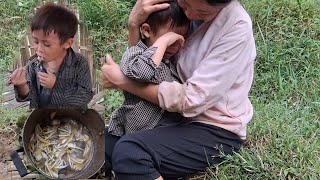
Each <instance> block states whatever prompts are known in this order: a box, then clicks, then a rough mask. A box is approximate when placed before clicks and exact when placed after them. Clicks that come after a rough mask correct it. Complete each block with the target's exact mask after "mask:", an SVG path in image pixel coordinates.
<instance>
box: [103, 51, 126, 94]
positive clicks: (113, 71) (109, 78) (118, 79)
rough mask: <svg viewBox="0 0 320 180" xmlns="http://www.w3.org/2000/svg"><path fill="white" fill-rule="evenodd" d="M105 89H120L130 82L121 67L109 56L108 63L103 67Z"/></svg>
mask: <svg viewBox="0 0 320 180" xmlns="http://www.w3.org/2000/svg"><path fill="white" fill-rule="evenodd" d="M101 72H102V75H101V76H102V83H103V87H105V88H109V89H116V88H119V85H121V84H124V83H126V82H127V81H128V79H127V77H126V76H125V75H124V74H123V73H122V71H121V69H120V66H119V65H118V64H117V63H115V62H114V61H113V59H112V58H111V56H110V55H107V58H106V63H105V64H104V65H103V66H102V67H101Z"/></svg>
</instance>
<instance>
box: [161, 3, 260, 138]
mask: <svg viewBox="0 0 320 180" xmlns="http://www.w3.org/2000/svg"><path fill="white" fill-rule="evenodd" d="M255 57H256V48H255V42H254V37H253V32H252V22H251V19H250V17H249V15H248V14H247V12H246V11H245V10H244V8H243V7H242V6H241V4H240V3H239V2H238V1H236V0H233V1H232V2H231V3H230V4H229V5H228V6H226V7H225V8H223V9H222V10H221V11H220V13H219V14H218V16H217V17H216V18H215V19H214V20H212V21H210V22H206V23H203V24H202V25H201V26H200V27H198V28H197V29H196V30H195V32H193V33H192V34H191V36H190V37H189V38H188V39H187V41H186V43H185V45H184V47H183V49H181V51H180V56H179V59H178V64H177V69H178V72H179V75H180V77H181V80H182V82H183V84H180V83H178V82H163V83H161V84H160V86H159V91H158V99H159V104H160V107H162V108H163V109H166V110H168V111H173V112H181V113H182V114H183V115H184V116H185V117H192V119H193V120H194V121H197V122H202V123H206V124H212V125H215V126H218V127H221V128H224V129H226V130H229V131H231V132H233V133H235V134H237V135H239V136H240V137H241V138H242V139H245V138H246V129H247V124H248V122H249V121H250V120H251V119H252V116H253V107H252V105H251V102H250V100H249V98H248V93H249V91H250V88H251V85H252V81H253V71H254V59H255Z"/></svg>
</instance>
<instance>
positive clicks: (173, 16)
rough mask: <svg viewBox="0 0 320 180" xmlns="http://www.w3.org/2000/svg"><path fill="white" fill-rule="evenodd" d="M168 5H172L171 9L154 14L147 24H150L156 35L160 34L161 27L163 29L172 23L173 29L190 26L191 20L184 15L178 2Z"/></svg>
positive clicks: (175, 0)
mask: <svg viewBox="0 0 320 180" xmlns="http://www.w3.org/2000/svg"><path fill="white" fill-rule="evenodd" d="M166 3H169V4H170V7H169V8H167V9H165V10H161V11H157V12H154V13H152V14H151V15H149V17H148V19H147V20H146V22H145V23H147V24H149V26H150V28H151V31H152V32H153V33H154V34H156V33H157V32H158V30H159V28H160V27H163V26H164V25H166V24H167V23H169V22H170V23H171V26H170V27H171V28H174V27H182V26H187V25H189V24H190V21H189V19H188V18H187V16H186V15H185V14H184V12H183V10H182V9H181V7H180V6H179V4H178V2H177V0H173V1H170V2H166Z"/></svg>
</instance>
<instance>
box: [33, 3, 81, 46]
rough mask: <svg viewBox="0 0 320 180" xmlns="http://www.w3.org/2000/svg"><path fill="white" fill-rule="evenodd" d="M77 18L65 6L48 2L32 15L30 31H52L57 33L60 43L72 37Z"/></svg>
mask: <svg viewBox="0 0 320 180" xmlns="http://www.w3.org/2000/svg"><path fill="white" fill-rule="evenodd" d="M77 28H78V19H77V17H76V16H75V15H74V13H72V12H71V11H69V10H68V9H67V8H65V7H62V6H59V5H55V4H53V3H48V4H45V5H43V6H42V7H41V8H40V9H38V10H37V12H36V14H35V15H34V16H33V17H32V22H31V32H33V31H35V30H43V32H44V33H45V34H49V33H50V32H52V31H54V32H55V33H57V35H58V37H59V39H60V43H61V44H62V43H64V42H66V41H67V40H68V39H69V38H73V37H74V36H75V34H76V32H77Z"/></svg>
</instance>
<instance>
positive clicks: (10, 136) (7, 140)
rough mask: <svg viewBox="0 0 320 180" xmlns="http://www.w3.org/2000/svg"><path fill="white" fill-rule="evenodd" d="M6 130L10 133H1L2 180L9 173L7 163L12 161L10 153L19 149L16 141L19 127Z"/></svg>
mask: <svg viewBox="0 0 320 180" xmlns="http://www.w3.org/2000/svg"><path fill="white" fill-rule="evenodd" d="M0 128H3V127H0ZM5 128H6V129H7V130H8V131H5V132H0V179H2V177H1V176H2V175H5V174H7V173H8V167H6V164H5V163H6V161H7V160H9V159H10V152H11V151H12V150H16V149H18V148H19V147H18V145H17V144H16V139H17V138H18V136H19V134H18V133H17V132H18V129H17V127H15V126H6V127H5Z"/></svg>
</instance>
